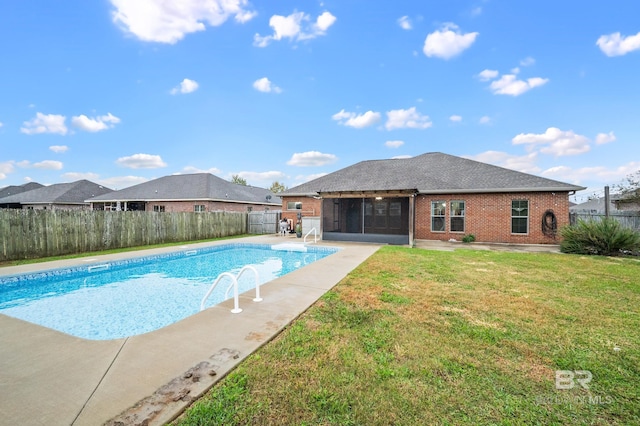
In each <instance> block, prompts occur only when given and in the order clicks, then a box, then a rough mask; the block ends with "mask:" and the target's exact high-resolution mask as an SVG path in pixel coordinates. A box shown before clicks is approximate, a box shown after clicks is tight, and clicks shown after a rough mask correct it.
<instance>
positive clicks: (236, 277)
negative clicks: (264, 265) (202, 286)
mask: <svg viewBox="0 0 640 426" xmlns="http://www.w3.org/2000/svg"><path fill="white" fill-rule="evenodd" d="M245 271H253V274H254V275H255V279H256V297H255V298H254V299H253V301H254V302H262V298H261V297H260V280H259V279H258V270H257V269H256V268H254V267H253V266H251V265H247V266H244V267H243V268H242V269H240V272H238V275H233V274H232V273H231V272H223V273H221V274H220V275H218V278H216V280H215V281H214V282H213V284H212V285H211V288H209V291H207V294H205V295H204V297H203V298H202V301H201V302H200V311H204V309H205V307H204V304H205V302H206V301H207V299H208V298H209V296H211V293H212V292H213V289H214V288H216V285H218V283H219V282H220V280H222V279H223V278H224V277H229V278H231V284H230V285H229V287H228V288H227V291H226V292H225V294H224V298H225V300H226V299H227V296H228V295H229V290H231V287H233V309H232V310H231V313H233V314H239V313H240V312H242V309H240V306H239V295H238V280H239V279H240V276H241V275H242V274H243V273H244V272H245Z"/></svg>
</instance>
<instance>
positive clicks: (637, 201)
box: [611, 189, 640, 212]
mask: <svg viewBox="0 0 640 426" xmlns="http://www.w3.org/2000/svg"><path fill="white" fill-rule="evenodd" d="M611 201H612V202H613V203H614V204H615V206H616V208H617V209H618V210H621V211H632V212H638V211H640V189H636V190H635V191H631V192H628V193H626V194H625V195H616V196H611Z"/></svg>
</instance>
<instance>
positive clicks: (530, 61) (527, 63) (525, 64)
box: [520, 56, 536, 67]
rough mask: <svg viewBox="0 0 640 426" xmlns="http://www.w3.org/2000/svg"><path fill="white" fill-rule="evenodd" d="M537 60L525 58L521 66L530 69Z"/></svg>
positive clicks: (529, 57)
mask: <svg viewBox="0 0 640 426" xmlns="http://www.w3.org/2000/svg"><path fill="white" fill-rule="evenodd" d="M535 63H536V60H535V59H534V58H532V57H531V56H527V57H526V58H524V59H523V60H521V61H520V66H521V67H530V66H531V65H533V64H535Z"/></svg>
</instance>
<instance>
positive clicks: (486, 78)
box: [478, 70, 500, 81]
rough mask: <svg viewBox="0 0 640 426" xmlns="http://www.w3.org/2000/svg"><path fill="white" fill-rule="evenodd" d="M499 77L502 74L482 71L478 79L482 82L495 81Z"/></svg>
mask: <svg viewBox="0 0 640 426" xmlns="http://www.w3.org/2000/svg"><path fill="white" fill-rule="evenodd" d="M498 75H500V73H499V72H498V71H496V70H482V71H480V73H479V74H478V78H479V79H480V81H489V80H493V79H494V78H496V77H497V76H498Z"/></svg>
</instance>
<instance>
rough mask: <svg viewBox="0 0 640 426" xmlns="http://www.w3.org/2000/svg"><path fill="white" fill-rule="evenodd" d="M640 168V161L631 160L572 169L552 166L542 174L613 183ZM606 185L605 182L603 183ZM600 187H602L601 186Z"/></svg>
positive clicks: (567, 178)
mask: <svg viewBox="0 0 640 426" xmlns="http://www.w3.org/2000/svg"><path fill="white" fill-rule="evenodd" d="M639 169H640V161H631V162H629V163H626V164H623V165H621V166H618V167H614V168H608V167H604V166H591V167H581V168H578V169H572V168H571V167H568V166H557V167H551V168H549V169H547V170H545V171H543V172H542V173H541V174H542V175H544V176H548V177H552V178H554V179H559V180H563V181H569V182H578V183H579V182H596V181H600V182H605V183H613V182H619V181H622V180H623V179H625V177H626V176H628V175H630V174H632V173H635V172H636V171H638V170H639ZM603 186H604V184H603ZM599 189H602V187H600V188H599Z"/></svg>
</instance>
